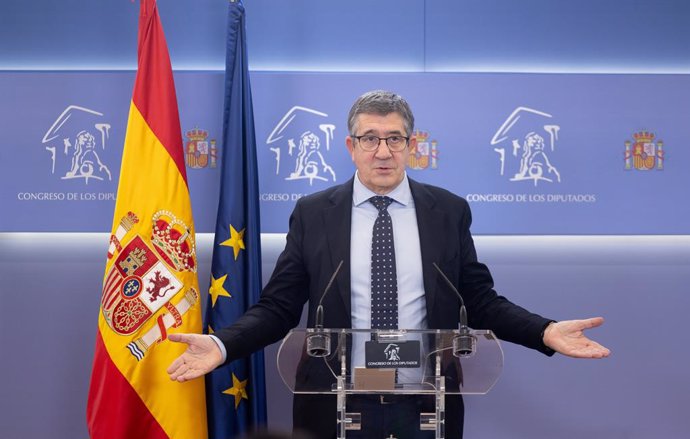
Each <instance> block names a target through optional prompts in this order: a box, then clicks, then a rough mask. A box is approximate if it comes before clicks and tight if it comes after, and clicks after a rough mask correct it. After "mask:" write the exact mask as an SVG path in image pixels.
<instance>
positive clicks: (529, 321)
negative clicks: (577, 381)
mask: <svg viewBox="0 0 690 439" xmlns="http://www.w3.org/2000/svg"><path fill="white" fill-rule="evenodd" d="M409 182H410V189H411V191H412V196H413V198H414V202H415V210H416V214H417V224H418V228H419V241H420V245H421V253H422V265H423V267H422V270H423V277H424V290H425V292H426V309H427V321H428V322H429V326H430V327H431V328H434V329H436V328H439V329H454V328H457V327H458V316H459V312H458V310H459V306H460V305H459V300H458V298H457V296H456V295H455V293H454V292H453V291H452V290H451V289H450V288H449V287H448V286H447V285H446V284H445V282H444V281H443V279H442V278H441V276H440V275H439V274H438V273H437V271H436V270H435V268H434V267H433V265H432V263H433V262H436V263H437V264H438V265H439V267H440V268H441V269H442V270H443V272H444V273H445V274H446V275H447V276H448V278H449V279H450V280H451V281H452V282H453V284H454V285H455V286H456V287H457V288H458V290H459V291H460V293H461V294H462V296H463V299H464V301H465V305H466V307H467V312H468V316H469V326H470V327H472V328H476V329H491V330H492V331H494V333H496V335H497V336H498V337H499V338H501V339H503V340H507V341H510V342H513V343H519V344H521V345H524V346H527V347H529V348H533V349H537V350H540V351H542V352H544V353H550V352H549V350H548V349H547V348H546V347H545V346H544V345H543V343H542V331H543V329H544V328H545V326H546V325H547V324H548V323H549V321H550V320H548V319H545V318H543V317H540V316H538V315H536V314H532V313H530V312H528V311H527V310H525V309H523V308H521V307H519V306H517V305H515V304H513V303H511V302H510V301H508V300H507V299H506V298H504V297H502V296H499V295H498V294H497V293H496V292H495V291H494V290H493V279H492V278H491V274H490V273H489V270H488V269H487V267H486V266H485V265H484V264H481V263H479V262H477V255H476V252H475V248H474V242H473V240H472V235H471V234H470V224H471V222H472V218H471V213H470V208H469V206H468V204H467V202H466V201H465V200H464V199H462V198H460V197H458V196H457V195H454V194H452V193H451V192H449V191H447V190H445V189H441V188H438V187H435V186H431V185H426V184H422V183H418V182H416V181H414V180H412V179H409ZM352 187H353V180H352V179H351V180H350V181H348V182H347V183H345V184H342V185H339V186H334V187H332V188H330V189H327V190H325V191H322V192H318V193H316V194H312V195H309V196H306V197H303V198H301V199H300V200H299V201H298V202H297V205H296V206H295V210H294V211H293V213H292V216H291V217H290V229H289V232H288V234H287V243H286V245H285V250H283V252H282V254H281V255H280V257H279V258H278V261H277V263H276V267H275V270H274V272H273V275H272V276H271V279H270V280H269V282H268V284H267V285H266V287H265V288H264V290H263V292H262V294H261V299H260V300H259V302H258V303H257V304H256V305H255V306H253V307H252V308H251V309H249V310H248V311H247V312H246V314H245V315H244V316H242V318H240V319H239V320H238V321H237V322H236V323H235V324H234V325H232V326H231V327H229V328H225V329H222V330H220V331H217V332H216V333H215V335H216V336H218V337H219V338H220V340H221V341H222V342H223V343H224V344H225V347H226V349H227V353H228V358H227V360H228V361H232V360H234V359H237V358H242V357H245V356H248V355H250V354H251V353H253V352H254V351H256V350H258V349H261V348H263V347H264V346H266V345H269V344H271V343H274V342H276V341H278V340H280V339H281V338H283V337H284V336H285V335H286V334H287V333H288V331H289V330H290V329H292V328H294V327H295V326H296V325H297V324H298V323H299V320H300V317H301V315H302V310H303V306H304V304H305V303H307V302H308V303H309V314H308V320H307V326H309V327H311V326H314V319H315V315H316V307H317V305H318V302H319V300H320V299H321V295H322V294H323V292H324V289H325V287H326V284H327V283H328V280H329V277H330V276H331V275H332V274H333V272H334V271H335V269H336V267H337V266H338V263H339V262H340V261H341V260H342V261H344V262H343V267H342V269H341V272H340V273H339V275H338V277H337V280H336V282H335V283H334V284H333V286H332V288H331V290H330V291H329V292H328V294H327V295H326V297H325V298H324V300H323V305H324V309H325V310H326V312H325V321H324V326H325V327H326V328H350V327H351V322H350V310H351V308H350V236H351V234H350V223H351V217H352V215H351V213H352ZM457 400H458V401H456V403H455V404H450V405H451V406H454V405H455V406H456V407H455V410H457V412H459V414H458V416H459V419H458V420H459V424H460V429H461V428H462V407H461V400H460V399H459V398H457ZM447 408H448V415H447V420H449V419H448V418H451V417H452V415H451V414H450V413H451V410H453V407H447ZM294 421H295V426H296V427H297V426H301V427H302V428H307V429H309V430H311V431H312V432H315V433H316V435H317V437H318V438H328V437H332V436H334V434H335V398H334V397H333V398H332V397H330V396H326V397H313V396H312V397H309V398H304V397H302V398H296V399H295V417H294ZM454 436H456V437H459V435H457V434H456V435H454ZM448 437H452V435H448Z"/></svg>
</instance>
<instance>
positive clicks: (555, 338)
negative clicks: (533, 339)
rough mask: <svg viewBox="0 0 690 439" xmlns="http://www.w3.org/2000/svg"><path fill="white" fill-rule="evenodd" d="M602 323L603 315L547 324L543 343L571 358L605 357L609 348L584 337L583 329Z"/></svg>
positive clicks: (608, 352)
mask: <svg viewBox="0 0 690 439" xmlns="http://www.w3.org/2000/svg"><path fill="white" fill-rule="evenodd" d="M603 323H604V318H603V317H594V318H591V319H584V320H564V321H562V322H554V323H551V324H549V326H547V327H546V330H545V331H544V344H545V345H546V346H548V347H550V348H551V349H553V350H554V351H556V352H558V353H560V354H563V355H567V356H569V357H573V358H605V357H608V356H609V354H610V353H611V351H610V350H608V349H607V348H605V347H604V346H602V345H600V344H599V343H597V342H595V341H593V340H590V339H589V338H587V337H585V334H584V330H585V329H590V328H596V327H597V326H601V325H602V324H603Z"/></svg>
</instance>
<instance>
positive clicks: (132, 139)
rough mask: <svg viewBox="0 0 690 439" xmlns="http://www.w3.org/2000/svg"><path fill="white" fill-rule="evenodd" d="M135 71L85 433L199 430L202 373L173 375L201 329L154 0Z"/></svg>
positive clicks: (121, 435) (188, 435)
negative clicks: (174, 338) (184, 337)
mask: <svg viewBox="0 0 690 439" xmlns="http://www.w3.org/2000/svg"><path fill="white" fill-rule="evenodd" d="M138 43H139V44H138V46H139V47H138V71H137V75H136V79H135V84H134V93H133V96H132V102H131V104H130V110H129V120H128V123H127V134H126V136H125V144H124V149H123V153H122V167H121V170H120V181H119V186H118V192H117V202H116V204H115V214H114V219H113V227H112V234H111V236H110V243H109V249H108V255H107V261H106V265H105V275H104V278H103V292H102V296H101V309H100V313H99V317H98V334H97V336H96V349H95V354H94V362H93V371H92V375H91V387H90V390H89V397H88V406H87V424H88V428H89V433H90V435H91V438H92V439H105V438H107V439H138V438H141V439H144V438H146V439H159V438H176V439H204V438H206V437H207V427H206V405H205V395H204V380H203V379H202V378H199V379H198V380H192V381H188V382H185V383H179V382H175V381H171V380H170V378H169V377H168V374H167V373H166V369H167V367H168V366H169V365H170V363H172V362H173V360H174V359H175V358H177V357H178V356H179V355H181V354H182V352H183V351H184V350H185V348H186V346H185V345H184V344H174V343H170V342H167V341H166V339H167V335H168V334H169V333H171V332H194V333H201V330H202V323H201V307H200V303H199V286H198V280H197V260H196V253H195V251H196V250H195V249H196V246H195V242H194V237H195V235H194V223H193V220H192V209H191V204H190V200H189V190H188V187H187V175H186V171H185V165H184V159H183V150H182V138H181V135H182V130H181V129H180V120H179V115H178V112H177V98H176V96H175V84H174V82H173V75H172V68H171V65H170V57H169V55H168V49H167V46H166V42H165V36H164V35H163V29H162V26H161V23H160V19H159V17H158V11H157V9H156V2H155V0H141V7H140V12H139V41H138Z"/></svg>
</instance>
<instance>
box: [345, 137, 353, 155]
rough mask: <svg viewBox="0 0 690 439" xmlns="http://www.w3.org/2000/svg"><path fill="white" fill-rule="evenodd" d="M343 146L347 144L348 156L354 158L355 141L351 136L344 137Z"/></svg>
mask: <svg viewBox="0 0 690 439" xmlns="http://www.w3.org/2000/svg"><path fill="white" fill-rule="evenodd" d="M345 146H347V150H348V151H349V152H350V157H352V160H354V159H355V143H354V139H353V138H352V136H347V137H346V138H345Z"/></svg>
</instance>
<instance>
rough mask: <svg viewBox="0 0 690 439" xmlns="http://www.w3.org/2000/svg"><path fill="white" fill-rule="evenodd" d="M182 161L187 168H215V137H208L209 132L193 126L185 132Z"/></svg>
mask: <svg viewBox="0 0 690 439" xmlns="http://www.w3.org/2000/svg"><path fill="white" fill-rule="evenodd" d="M184 161H185V163H186V164H187V167H188V168H192V169H203V168H207V167H208V168H215V167H216V166H217V162H218V148H217V146H216V139H209V133H208V131H206V130H203V129H200V128H194V129H192V130H189V131H187V132H186V133H185V142H184Z"/></svg>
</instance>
